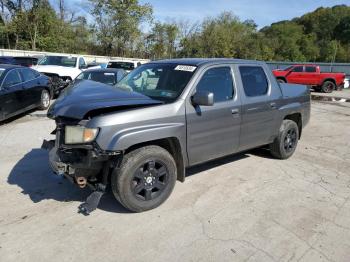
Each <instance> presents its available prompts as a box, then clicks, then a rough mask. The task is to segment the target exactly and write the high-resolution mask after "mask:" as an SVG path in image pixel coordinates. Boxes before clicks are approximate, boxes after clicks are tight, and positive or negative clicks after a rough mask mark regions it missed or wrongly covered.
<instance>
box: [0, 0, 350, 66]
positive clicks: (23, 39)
mask: <svg viewBox="0 0 350 262" xmlns="http://www.w3.org/2000/svg"><path fill="white" fill-rule="evenodd" d="M53 1H58V2H57V3H59V4H61V5H59V6H60V9H59V10H55V9H54V8H53V7H52V5H51V3H52V2H53ZM0 3H1V7H4V8H3V9H2V10H0V11H1V12H0V14H1V16H0V47H2V48H14V49H32V50H45V51H55V52H66V53H86V54H88V53H90V54H96V55H111V56H115V55H116V56H128V57H131V56H134V57H140V58H141V57H143V58H151V59H161V58H173V57H234V58H244V59H258V60H266V61H271V60H281V61H301V62H302V61H311V62H319V61H324V62H331V61H336V62H349V61H350V7H349V6H346V5H339V6H334V7H332V8H318V9H317V10H315V11H314V12H311V13H308V14H305V15H303V16H301V17H299V18H295V19H292V20H291V21H281V22H278V23H274V24H272V25H270V26H268V27H265V28H262V29H261V30H258V29H257V25H256V24H255V22H254V21H253V20H247V21H241V20H240V19H239V18H238V17H237V16H235V15H234V14H233V13H231V12H223V13H222V14H220V15H218V16H216V17H210V18H206V19H204V20H203V21H202V22H201V23H199V22H198V23H193V24H191V23H190V22H188V21H186V20H182V21H181V20H180V21H174V22H166V23H164V22H157V21H156V22H154V21H153V15H152V12H153V11H152V6H151V5H150V4H140V3H139V1H138V0H89V1H88V3H89V6H90V14H91V15H92V17H93V18H94V20H93V21H92V22H91V23H90V24H89V23H88V22H87V20H86V18H85V17H83V16H78V17H76V16H75V15H74V10H67V9H66V8H65V7H64V6H62V3H63V1H60V0H50V1H49V0H25V1H23V0H0ZM69 12H71V13H69ZM69 14H70V15H69ZM69 16H71V18H70V19H67V17H69ZM142 27H146V28H150V29H149V31H148V32H143V31H142V30H141V28H142Z"/></svg>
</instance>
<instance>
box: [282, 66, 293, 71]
mask: <svg viewBox="0 0 350 262" xmlns="http://www.w3.org/2000/svg"><path fill="white" fill-rule="evenodd" d="M293 67H294V66H288V67H286V68H285V69H283V71H289V70H291V69H292V68H293Z"/></svg>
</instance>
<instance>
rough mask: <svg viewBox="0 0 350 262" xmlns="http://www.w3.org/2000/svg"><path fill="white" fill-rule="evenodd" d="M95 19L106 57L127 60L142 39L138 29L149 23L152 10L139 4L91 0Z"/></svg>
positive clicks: (122, 0)
mask: <svg viewBox="0 0 350 262" xmlns="http://www.w3.org/2000/svg"><path fill="white" fill-rule="evenodd" d="M89 1H90V3H91V4H92V15H93V16H94V18H95V24H94V31H95V33H96V37H97V41H98V42H99V43H100V44H101V46H102V48H103V50H104V51H105V52H104V53H105V54H106V55H120V56H128V55H130V53H132V51H133V49H134V46H133V42H134V41H135V40H136V39H137V38H138V37H140V35H141V31H140V29H139V26H140V24H141V23H142V22H144V21H149V20H150V19H151V15H152V7H151V6H150V5H149V4H145V5H140V4H139V3H138V0H89Z"/></svg>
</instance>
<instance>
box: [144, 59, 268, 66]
mask: <svg viewBox="0 0 350 262" xmlns="http://www.w3.org/2000/svg"><path fill="white" fill-rule="evenodd" d="M150 63H151V64H152V63H156V64H179V65H190V66H202V65H208V64H218V63H232V64H258V65H262V64H264V62H261V61H256V60H243V59H233V58H179V59H165V60H156V61H151V62H150Z"/></svg>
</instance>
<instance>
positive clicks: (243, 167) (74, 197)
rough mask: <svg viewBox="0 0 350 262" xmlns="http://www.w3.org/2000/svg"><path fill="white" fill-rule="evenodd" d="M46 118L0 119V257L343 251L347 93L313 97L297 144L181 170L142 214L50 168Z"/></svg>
mask: <svg viewBox="0 0 350 262" xmlns="http://www.w3.org/2000/svg"><path fill="white" fill-rule="evenodd" d="M53 128H54V123H53V122H52V121H51V120H48V119H46V118H45V115H44V113H43V112H32V113H31V115H27V116H21V117H19V118H17V119H15V120H12V121H9V122H7V123H5V124H3V125H1V126H0V144H1V151H0V167H1V168H0V192H1V195H2V197H1V198H0V210H1V211H0V260H1V261H4V262H5V261H6V262H7V261H60V262H61V261H78V260H79V261H85V262H87V261H118V262H119V261H350V201H349V197H350V171H349V170H350V149H349V148H350V103H327V104H323V103H318V102H314V103H313V104H312V118H311V122H310V124H309V125H308V126H307V128H306V129H305V130H304V133H303V137H302V140H301V141H300V143H299V146H298V149H297V151H296V153H295V155H294V156H293V157H292V158H291V159H289V160H287V161H278V160H275V159H272V158H271V157H270V156H269V154H268V152H266V151H264V150H262V149H258V150H253V151H250V152H247V153H244V154H238V155H235V156H231V157H227V158H224V159H221V160H218V161H214V162H211V163H208V164H205V165H202V166H199V167H196V168H193V169H190V170H188V177H187V179H186V182H185V183H177V185H176V187H175V190H174V192H173V194H172V195H171V197H170V198H169V200H168V201H167V202H166V203H165V204H163V205H162V206H161V207H159V208H157V209H155V210H152V211H149V212H146V213H142V214H134V213H129V212H128V211H127V210H125V209H124V208H123V207H122V206H121V205H120V204H118V203H117V202H116V201H115V200H114V198H113V196H111V195H107V196H105V197H104V198H103V199H102V201H101V204H100V206H99V208H98V210H96V211H95V212H94V213H92V214H91V215H90V216H88V217H85V216H83V215H81V214H78V213H77V207H78V205H79V204H80V202H81V201H83V200H84V199H85V198H86V197H87V196H88V194H89V190H80V189H78V188H76V187H75V186H74V185H71V184H69V182H68V181H66V180H64V179H62V178H60V177H58V176H55V175H53V174H52V173H51V172H50V169H49V166H48V156H47V152H45V151H44V150H41V149H40V146H41V143H42V140H43V139H44V138H49V137H50V135H49V133H50V132H51V131H52V130H53Z"/></svg>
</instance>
